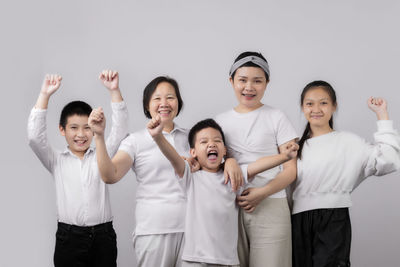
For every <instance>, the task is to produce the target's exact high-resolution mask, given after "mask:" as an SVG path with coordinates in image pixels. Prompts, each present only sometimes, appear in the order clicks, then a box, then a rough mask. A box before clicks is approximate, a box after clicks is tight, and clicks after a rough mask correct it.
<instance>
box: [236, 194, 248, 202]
mask: <svg viewBox="0 0 400 267" xmlns="http://www.w3.org/2000/svg"><path fill="white" fill-rule="evenodd" d="M236 199H237V200H238V201H239V202H243V201H246V200H247V198H246V196H243V195H241V196H237V197H236Z"/></svg>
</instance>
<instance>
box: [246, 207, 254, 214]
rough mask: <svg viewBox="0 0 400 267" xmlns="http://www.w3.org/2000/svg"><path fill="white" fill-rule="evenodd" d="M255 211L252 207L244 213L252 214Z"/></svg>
mask: <svg viewBox="0 0 400 267" xmlns="http://www.w3.org/2000/svg"><path fill="white" fill-rule="evenodd" d="M255 209H256V207H252V208H251V209H249V210H246V212H247V213H252V212H253V211H254V210H255Z"/></svg>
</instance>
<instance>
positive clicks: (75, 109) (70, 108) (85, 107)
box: [60, 101, 92, 129]
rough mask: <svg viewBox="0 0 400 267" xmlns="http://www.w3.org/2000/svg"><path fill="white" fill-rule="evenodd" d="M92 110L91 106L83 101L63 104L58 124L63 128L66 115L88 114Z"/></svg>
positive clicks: (65, 122)
mask: <svg viewBox="0 0 400 267" xmlns="http://www.w3.org/2000/svg"><path fill="white" fill-rule="evenodd" d="M91 112H92V107H91V106H90V105H89V104H88V103H86V102H83V101H72V102H69V103H68V104H66V105H65V107H64V108H63V109H62V111H61V116H60V126H61V127H62V128H63V129H65V126H66V125H67V121H68V117H70V116H73V115H78V116H88V117H89V115H90V113H91Z"/></svg>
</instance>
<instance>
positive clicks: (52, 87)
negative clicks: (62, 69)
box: [35, 74, 62, 109]
mask: <svg viewBox="0 0 400 267" xmlns="http://www.w3.org/2000/svg"><path fill="white" fill-rule="evenodd" d="M61 80H62V77H61V76H60V75H57V74H46V76H45V77H44V80H43V84H42V88H41V89H40V93H39V97H38V99H37V101H36V104H35V108H37V109H47V106H48V104H49V99H50V96H51V95H52V94H54V92H56V91H57V90H58V88H60V85H61Z"/></svg>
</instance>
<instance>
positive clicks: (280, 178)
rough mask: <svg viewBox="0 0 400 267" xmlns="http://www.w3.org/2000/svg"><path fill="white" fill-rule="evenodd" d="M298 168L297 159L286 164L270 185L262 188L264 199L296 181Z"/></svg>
mask: <svg viewBox="0 0 400 267" xmlns="http://www.w3.org/2000/svg"><path fill="white" fill-rule="evenodd" d="M296 168H297V167H296V159H292V160H290V161H288V162H286V163H284V167H283V170H282V171H281V172H280V173H279V174H278V175H277V176H275V178H274V179H272V180H271V181H270V182H269V183H268V184H266V185H265V186H264V187H262V190H263V195H264V198H267V197H269V196H270V195H273V194H275V193H277V192H279V191H281V190H283V189H285V188H286V187H287V186H288V185H290V184H291V183H292V182H293V181H294V180H295V179H296V175H297V172H296Z"/></svg>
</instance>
